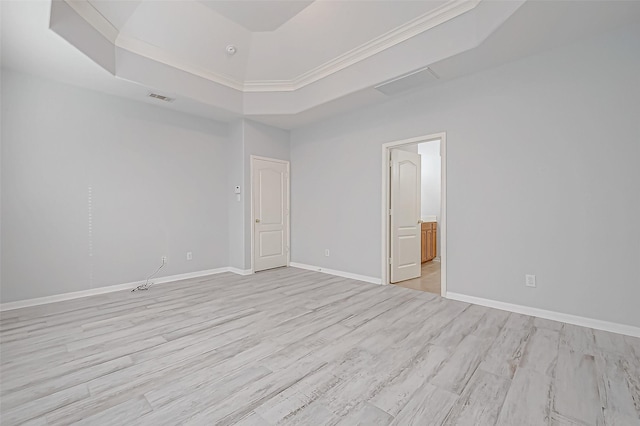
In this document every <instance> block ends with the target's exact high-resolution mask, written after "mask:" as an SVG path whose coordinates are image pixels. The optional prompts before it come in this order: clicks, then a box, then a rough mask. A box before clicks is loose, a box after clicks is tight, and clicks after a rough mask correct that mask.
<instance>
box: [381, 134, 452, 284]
mask: <svg viewBox="0 0 640 426" xmlns="http://www.w3.org/2000/svg"><path fill="white" fill-rule="evenodd" d="M382 222H383V223H382V235H383V238H382V283H383V284H394V285H399V286H402V287H407V288H413V289H416V290H422V291H428V292H431V293H436V294H440V295H441V296H443V297H444V296H446V291H447V290H446V289H447V285H446V261H447V260H446V134H445V133H437V134H432V135H425V136H420V137H416V138H411V139H405V140H401V141H396V142H389V143H386V144H383V146H382Z"/></svg>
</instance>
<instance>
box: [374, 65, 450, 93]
mask: <svg viewBox="0 0 640 426" xmlns="http://www.w3.org/2000/svg"><path fill="white" fill-rule="evenodd" d="M439 78H440V76H438V74H436V73H435V72H434V71H433V70H432V69H431V68H429V67H426V68H422V69H419V70H417V71H413V72H411V73H409V74H405V75H403V76H400V77H398V78H394V79H393V80H390V81H387V82H385V83H382V84H379V85H377V86H375V89H376V90H377V91H379V92H382V93H384V94H385V95H387V96H391V95H395V94H398V93H402V92H406V91H407V90H409V89H414V88H417V87H419V86H425V85H428V84H430V83H434V82H435V81H437V80H438V79H439Z"/></svg>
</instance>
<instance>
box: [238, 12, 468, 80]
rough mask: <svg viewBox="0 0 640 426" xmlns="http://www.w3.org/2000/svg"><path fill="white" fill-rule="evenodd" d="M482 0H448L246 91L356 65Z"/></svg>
mask: <svg viewBox="0 0 640 426" xmlns="http://www.w3.org/2000/svg"><path fill="white" fill-rule="evenodd" d="M480 1H481V0H472V1H468V0H451V1H448V2H447V3H445V4H443V5H442V6H440V7H438V8H436V9H434V10H432V11H430V12H428V13H426V14H424V15H421V16H419V17H417V18H415V19H413V20H411V21H409V22H407V23H405V24H403V25H401V26H399V27H396V28H395V29H393V30H391V31H389V32H387V33H385V34H382V35H381V36H379V37H376V38H374V39H372V40H370V41H368V42H366V43H364V44H362V45H360V46H358V47H356V48H354V49H351V50H350V51H348V52H346V53H343V54H342V55H340V56H338V57H336V58H334V59H332V60H330V61H327V62H325V63H324V64H322V65H320V66H318V67H316V68H314V69H312V70H310V71H307V72H305V73H304V74H301V75H300V76H298V77H296V78H294V79H293V80H285V81H282V80H272V81H269V80H254V81H245V83H244V91H245V92H282V91H294V90H298V89H300V88H302V87H304V86H307V85H309V84H311V83H314V82H316V81H318V80H321V79H323V78H325V77H328V76H330V75H331V74H335V73H336V72H338V71H341V70H343V69H345V68H348V67H350V66H352V65H355V64H357V63H358V62H361V61H363V60H365V59H367V58H370V57H371V56H373V55H375V54H377V53H380V52H382V51H383V50H386V49H389V48H391V47H393V46H395V45H397V44H400V43H402V42H404V41H407V40H409V39H410V38H412V37H415V36H417V35H419V34H422V33H423V32H425V31H428V30H430V29H431V28H434V27H436V26H438V25H440V24H443V23H445V22H447V21H449V20H451V19H453V18H455V17H457V16H460V15H462V14H463V13H466V12H468V11H470V10H472V9H475V8H476V6H478V4H480Z"/></svg>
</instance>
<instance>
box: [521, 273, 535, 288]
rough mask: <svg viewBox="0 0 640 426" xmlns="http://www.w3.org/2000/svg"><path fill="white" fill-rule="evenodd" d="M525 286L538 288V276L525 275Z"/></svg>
mask: <svg viewBox="0 0 640 426" xmlns="http://www.w3.org/2000/svg"><path fill="white" fill-rule="evenodd" d="M524 285H526V286H527V287H535V286H536V276H535V275H525V276H524Z"/></svg>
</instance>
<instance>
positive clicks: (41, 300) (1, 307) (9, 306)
mask: <svg viewBox="0 0 640 426" xmlns="http://www.w3.org/2000/svg"><path fill="white" fill-rule="evenodd" d="M232 269H235V268H228V267H224V268H216V269H207V270H204V271H197V272H188V273H186V274H177V275H169V276H166V277H159V278H154V279H153V280H151V281H152V282H153V284H154V285H158V284H167V283H172V282H175V281H181V280H187V279H190V278H198V277H205V276H207V275H214V274H221V273H223V272H234V273H237V272H235V271H233V270H232ZM242 275H244V274H242ZM143 283H144V281H135V282H131V283H125V284H116V285H110V286H105V287H97V288H92V289H89V290H82V291H74V292H71V293H63V294H54V295H52V296H45V297H37V298H35V299H26V300H16V301H15V302H6V303H1V304H0V312H3V311H10V310H13V309H19V308H28V307H30V306H38V305H45V304H47V303H53V302H62V301H65V300H72V299H79V298H81V297H87V296H95V295H97V294H105V293H112V292H114V291H122V290H131V289H133V288H135V287H136V286H139V285H140V284H143Z"/></svg>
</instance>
